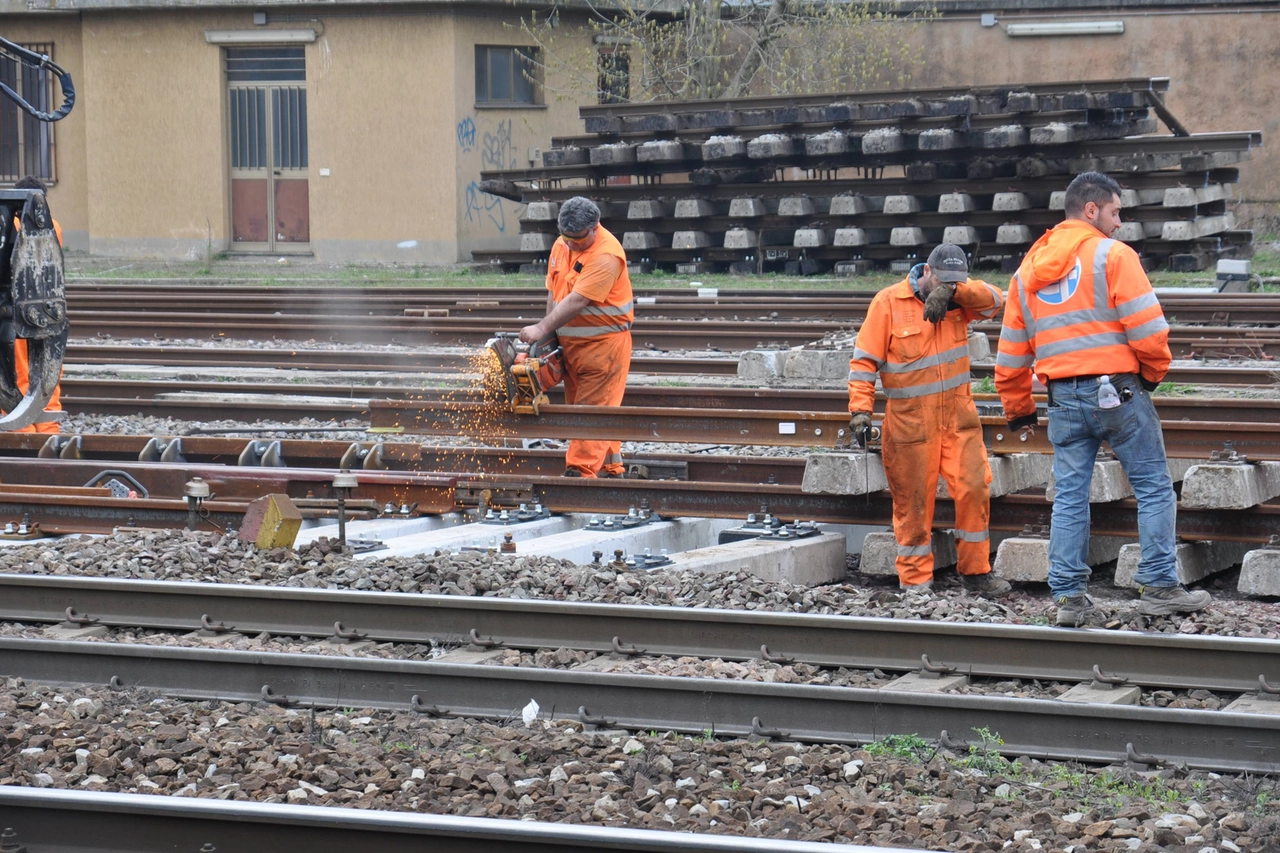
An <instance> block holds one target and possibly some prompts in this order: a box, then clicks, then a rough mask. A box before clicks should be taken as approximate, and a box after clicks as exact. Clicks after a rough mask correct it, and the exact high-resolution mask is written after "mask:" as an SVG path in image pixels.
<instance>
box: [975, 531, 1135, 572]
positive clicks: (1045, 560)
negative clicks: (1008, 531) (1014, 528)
mask: <svg viewBox="0 0 1280 853" xmlns="http://www.w3.org/2000/svg"><path fill="white" fill-rule="evenodd" d="M1125 544H1127V543H1126V540H1124V539H1119V538H1117V537H1114V536H1092V537H1090V539H1089V553H1088V554H1087V555H1085V562H1086V563H1088V564H1089V565H1091V566H1098V565H1101V564H1102V563H1109V562H1111V561H1112V560H1114V559H1116V558H1117V557H1118V556H1120V549H1121V548H1122V547H1123V546H1124V545H1125ZM991 570H992V571H993V572H995V573H996V574H997V575H999V576H1000V577H1002V578H1004V579H1005V580H1007V581H1038V582H1041V583H1045V582H1047V581H1048V580H1049V540H1048V539H1041V538H1039V537H1023V536H1011V537H1010V538H1008V539H1005V540H1004V541H1003V542H1001V543H1000V547H999V548H998V549H997V550H996V558H995V560H994V562H993V563H992V564H991Z"/></svg>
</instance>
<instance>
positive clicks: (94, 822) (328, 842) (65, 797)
mask: <svg viewBox="0 0 1280 853" xmlns="http://www.w3.org/2000/svg"><path fill="white" fill-rule="evenodd" d="M0 824H3V825H4V826H5V827H9V828H11V829H12V831H13V832H14V833H15V835H14V837H13V838H12V839H8V840H9V841H11V842H12V843H13V844H14V845H15V846H16V849H17V850H19V851H20V850H22V849H24V847H22V846H17V845H26V848H25V849H29V850H32V851H47V850H59V851H66V853H98V852H99V851H103V853H105V851H115V850H121V849H127V850H129V851H131V853H168V851H171V850H174V849H180V850H206V851H213V850H235V851H242V853H278V851H281V850H307V851H309V853H350V851H352V850H372V849H376V850H379V851H385V853H420V851H422V850H423V849H424V848H429V849H431V850H432V851H433V853H490V851H493V850H505V851H511V853H563V852H564V851H565V850H574V851H582V853H614V851H618V850H628V851H637V853H871V851H883V850H887V849H888V848H883V847H865V846H861V845H853V844H832V843H821V842H810V841H776V840H772V839H760V838H743V837H731V836H716V835H708V834H693V833H676V832H657V831H654V830H637V829H626V828H619V827H608V828H602V827H592V826H571V825H566V824H562V823H540V822H533V821H526V820H518V821H517V820H492V819H486V818H471V817H456V816H452V815H426V814H415V813H411V812H388V811H366V810H359V809H346V808H335V807H331V806H294V805H280V804H276V803H251V802H232V801H225V800H212V799H194V798H185V797H160V796H155V795H148V794H115V793H103V792H88V791H63V790H43V789H35V788H19V787H12V786H4V787H0ZM9 831H10V830H9V829H6V832H9Z"/></svg>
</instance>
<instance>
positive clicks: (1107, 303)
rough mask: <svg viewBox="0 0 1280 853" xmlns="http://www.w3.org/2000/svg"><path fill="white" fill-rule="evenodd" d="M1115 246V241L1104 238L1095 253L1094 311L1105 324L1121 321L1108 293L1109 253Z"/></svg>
mask: <svg viewBox="0 0 1280 853" xmlns="http://www.w3.org/2000/svg"><path fill="white" fill-rule="evenodd" d="M1115 244H1116V241H1115V240H1112V239H1111V238H1109V237H1104V238H1103V239H1101V240H1099V241H1098V248H1097V249H1096V250H1095V251H1094V253H1093V310H1094V311H1095V312H1096V313H1097V314H1098V315H1100V316H1099V317H1098V319H1099V320H1102V321H1103V322H1107V321H1118V320H1119V319H1120V315H1119V314H1118V313H1117V312H1116V309H1114V308H1112V307H1111V295H1110V294H1109V293H1108V292H1107V253H1108V252H1110V251H1111V247H1112V246H1114V245H1115Z"/></svg>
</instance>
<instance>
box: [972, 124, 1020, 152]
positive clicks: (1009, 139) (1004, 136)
mask: <svg viewBox="0 0 1280 853" xmlns="http://www.w3.org/2000/svg"><path fill="white" fill-rule="evenodd" d="M979 138H980V139H981V142H982V147H983V148H1016V147H1018V146H1019V145H1026V144H1027V129H1026V128H1025V127H1023V126H1022V125H1020V124H1009V125H1005V126H1004V127H993V128H991V129H990V130H984V131H983V132H982V134H981V136H980V137H979Z"/></svg>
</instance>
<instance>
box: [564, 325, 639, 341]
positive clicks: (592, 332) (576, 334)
mask: <svg viewBox="0 0 1280 853" xmlns="http://www.w3.org/2000/svg"><path fill="white" fill-rule="evenodd" d="M630 328H631V324H630V323H623V324H622V325H620V326H561V327H560V329H559V330H558V331H557V332H556V334H558V335H559V336H560V337H562V338H594V337H596V336H598V335H611V334H613V333H614V332H625V331H627V329H630Z"/></svg>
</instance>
